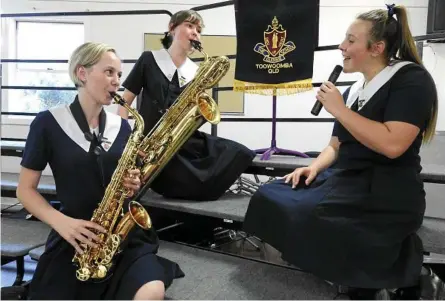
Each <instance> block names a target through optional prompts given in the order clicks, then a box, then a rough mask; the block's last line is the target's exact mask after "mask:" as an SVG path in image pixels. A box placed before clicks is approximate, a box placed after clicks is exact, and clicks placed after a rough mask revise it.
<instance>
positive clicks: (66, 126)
mask: <svg viewBox="0 0 445 301" xmlns="http://www.w3.org/2000/svg"><path fill="white" fill-rule="evenodd" d="M49 111H50V112H51V114H52V115H53V116H54V119H56V121H57V123H58V124H59V126H60V127H61V128H62V130H63V131H64V132H65V134H66V135H67V136H68V137H70V139H71V140H73V141H74V142H75V143H76V144H77V145H79V146H80V147H81V148H83V150H84V151H86V152H88V151H89V150H90V144H91V142H90V141H88V140H87V139H85V135H84V133H83V132H82V130H81V129H80V127H79V126H78V125H77V122H76V120H75V119H74V116H73V114H72V113H71V110H70V107H69V105H64V106H58V107H55V108H52V109H50V110H49ZM105 113H106V114H107V119H106V123H105V129H104V134H103V137H104V141H103V142H102V147H103V148H104V149H105V150H106V151H108V150H109V149H110V148H111V146H112V145H113V143H114V141H115V140H116V137H117V135H118V134H119V130H120V128H121V122H122V118H121V117H120V116H118V115H116V114H113V113H111V112H108V111H107V110H105Z"/></svg>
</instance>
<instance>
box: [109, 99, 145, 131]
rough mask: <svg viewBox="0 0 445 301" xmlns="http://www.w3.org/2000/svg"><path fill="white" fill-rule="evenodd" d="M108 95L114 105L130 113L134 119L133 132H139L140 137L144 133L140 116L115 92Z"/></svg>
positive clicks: (143, 125) (142, 120)
mask: <svg viewBox="0 0 445 301" xmlns="http://www.w3.org/2000/svg"><path fill="white" fill-rule="evenodd" d="M110 95H111V96H112V97H113V102H114V103H117V104H119V105H121V106H123V107H124V108H125V109H127V110H128V112H130V114H131V115H133V117H134V119H135V125H134V129H135V132H139V133H140V135H142V134H143V133H144V127H145V123H144V119H143V118H142V116H141V115H140V114H139V113H138V111H137V110H135V109H133V108H132V107H131V106H130V105H128V103H127V102H126V101H125V99H123V98H122V96H120V95H119V94H117V93H115V92H110Z"/></svg>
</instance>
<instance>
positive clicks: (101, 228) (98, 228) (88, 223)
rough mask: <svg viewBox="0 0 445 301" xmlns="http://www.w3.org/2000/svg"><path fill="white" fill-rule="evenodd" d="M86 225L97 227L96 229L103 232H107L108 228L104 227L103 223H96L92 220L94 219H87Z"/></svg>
mask: <svg viewBox="0 0 445 301" xmlns="http://www.w3.org/2000/svg"><path fill="white" fill-rule="evenodd" d="M85 227H86V228H91V229H95V230H97V231H99V232H102V233H107V230H105V228H104V227H102V226H101V225H99V224H96V223H95V222H92V221H85ZM91 233H92V232H91ZM93 234H94V233H93Z"/></svg>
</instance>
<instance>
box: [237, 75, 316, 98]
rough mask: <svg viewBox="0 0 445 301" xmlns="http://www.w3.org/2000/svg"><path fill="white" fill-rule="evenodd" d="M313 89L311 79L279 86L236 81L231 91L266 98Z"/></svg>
mask: <svg viewBox="0 0 445 301" xmlns="http://www.w3.org/2000/svg"><path fill="white" fill-rule="evenodd" d="M313 88H314V87H313V86H312V79H311V78H309V79H304V80H299V81H294V82H287V83H281V84H262V83H250V82H244V81H240V80H236V79H235V80H234V82H233V90H234V91H235V92H244V93H247V94H259V95H267V96H272V95H276V96H280V95H292V94H297V93H302V92H307V91H311V90H312V89H313Z"/></svg>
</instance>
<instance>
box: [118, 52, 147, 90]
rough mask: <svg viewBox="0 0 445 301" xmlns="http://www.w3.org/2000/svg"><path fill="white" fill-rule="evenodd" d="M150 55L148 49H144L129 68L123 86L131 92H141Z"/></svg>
mask: <svg viewBox="0 0 445 301" xmlns="http://www.w3.org/2000/svg"><path fill="white" fill-rule="evenodd" d="M149 55H150V52H149V51H144V52H143V53H142V54H141V56H140V57H139V59H138V60H137V61H136V63H135V64H134V66H133V69H131V71H130V73H129V74H128V76H127V78H126V79H125V81H124V83H123V84H122V86H123V87H125V88H126V89H128V90H129V91H131V92H132V93H133V94H135V95H138V94H139V93H140V92H141V89H142V88H143V87H144V81H145V80H146V76H145V74H146V70H147V68H148V62H149V60H148V56H149Z"/></svg>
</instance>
